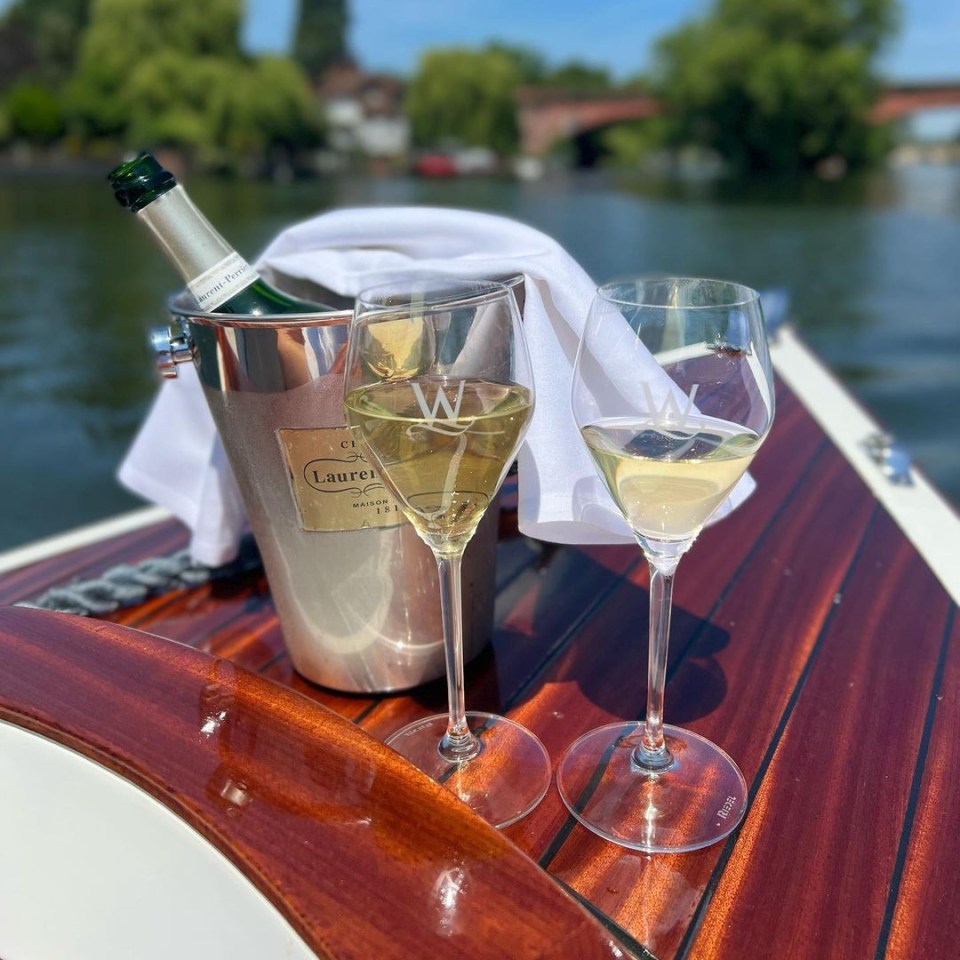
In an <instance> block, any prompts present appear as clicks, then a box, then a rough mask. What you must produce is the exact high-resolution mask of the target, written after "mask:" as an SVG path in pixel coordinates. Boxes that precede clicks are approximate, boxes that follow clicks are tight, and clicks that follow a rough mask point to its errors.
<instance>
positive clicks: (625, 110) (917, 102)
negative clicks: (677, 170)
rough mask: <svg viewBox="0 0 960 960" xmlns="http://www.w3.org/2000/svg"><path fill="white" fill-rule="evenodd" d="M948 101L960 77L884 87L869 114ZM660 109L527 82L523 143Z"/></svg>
mask: <svg viewBox="0 0 960 960" xmlns="http://www.w3.org/2000/svg"><path fill="white" fill-rule="evenodd" d="M943 107H947V108H949V107H958V108H960V81H924V82H911V83H906V82H905V83H895V84H889V85H887V87H886V88H885V89H884V90H883V91H882V92H881V93H880V95H879V97H878V98H877V101H876V103H875V104H874V105H873V108H872V110H871V111H870V114H869V119H870V120H871V122H873V123H886V122H889V121H891V120H898V119H901V118H903V117H907V116H910V115H911V114H915V113H921V112H923V111H925V110H931V109H936V108H943ZM660 109H661V107H660V103H659V102H658V101H657V99H656V98H655V97H652V96H649V95H648V94H642V93H612V94H608V95H605V96H575V95H573V94H570V93H568V92H566V91H562V90H550V89H545V88H536V87H528V88H525V89H523V90H521V91H520V92H519V94H518V95H517V124H518V126H519V128H520V147H521V150H522V151H523V153H525V154H528V155H530V156H535V157H536V156H543V155H544V154H545V153H546V152H547V151H548V150H549V149H550V147H551V146H552V145H553V143H554V142H555V141H557V140H563V139H573V138H575V137H577V136H579V135H581V134H584V133H587V132H588V131H591V130H597V129H599V128H601V127H606V126H610V125H611V124H613V123H619V122H621V121H624V120H642V119H646V118H648V117H655V116H657V115H658V114H659V113H660Z"/></svg>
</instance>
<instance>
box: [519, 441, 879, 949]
mask: <svg viewBox="0 0 960 960" xmlns="http://www.w3.org/2000/svg"><path fill="white" fill-rule="evenodd" d="M816 463H817V464H818V466H819V467H822V469H815V470H813V471H811V478H810V481H809V482H808V483H806V484H804V485H803V487H802V489H803V491H804V496H803V497H800V498H799V500H800V502H799V503H798V504H797V508H796V509H794V510H786V511H784V512H783V513H782V514H781V515H780V516H779V517H778V518H776V520H775V521H774V522H773V523H772V524H771V528H770V530H769V531H768V532H767V534H766V535H765V536H764V537H762V538H760V539H759V540H758V541H757V543H756V544H755V546H754V551H753V553H752V555H751V556H750V557H749V559H748V561H747V562H746V566H745V569H744V570H743V571H742V572H741V573H740V576H739V577H738V578H737V580H736V583H735V585H734V586H733V588H732V589H731V591H730V593H729V594H728V596H727V597H726V598H725V599H724V600H723V602H722V603H721V604H719V605H718V606H717V607H716V609H715V610H714V611H713V613H712V616H711V619H710V620H709V621H705V620H703V619H701V618H700V617H699V616H691V615H690V614H689V613H688V612H687V611H686V610H685V608H684V607H682V606H680V607H677V608H676V610H675V613H674V622H673V634H674V639H676V641H677V643H676V647H675V651H674V652H673V655H672V657H671V664H672V667H671V672H672V678H671V681H670V683H669V684H668V687H667V694H666V707H665V716H666V719H667V722H676V723H680V724H682V725H684V726H688V727H690V728H691V729H693V730H695V731H697V732H699V733H701V734H703V735H705V736H707V737H709V738H710V739H712V740H714V741H715V742H717V743H719V744H720V745H721V746H723V747H724V749H726V750H727V751H728V752H729V753H730V754H731V755H732V756H733V757H734V759H735V760H736V761H737V763H738V764H739V765H740V767H741V769H742V770H743V771H744V775H745V776H746V777H747V780H748V782H749V781H750V779H751V777H752V776H753V774H754V773H755V771H756V770H757V768H758V767H759V765H760V763H761V762H762V758H763V755H764V751H765V750H766V748H767V745H768V743H769V739H770V737H771V736H773V734H774V732H775V730H776V727H777V723H778V721H779V719H780V716H781V714H782V710H783V708H784V706H785V704H786V702H787V701H788V699H789V697H790V694H791V691H792V688H793V684H794V683H795V681H796V678H797V677H798V676H799V674H800V673H801V671H802V670H803V667H804V663H805V660H806V658H807V657H808V656H809V653H810V651H811V649H812V647H813V644H814V642H815V638H816V636H817V633H818V630H819V628H820V625H821V624H822V622H823V621H824V619H825V618H826V617H827V616H828V614H829V612H830V610H831V609H832V599H833V595H834V593H835V591H836V588H837V586H838V585H839V584H840V583H841V582H842V579H843V576H844V574H845V572H846V569H847V566H848V564H849V562H850V560H851V558H852V556H853V553H854V551H855V549H856V543H857V536H856V534H857V532H858V531H859V530H862V529H863V527H864V526H865V524H866V522H867V518H868V517H869V513H870V505H869V503H865V504H864V507H863V508H861V511H860V516H859V518H858V517H856V516H851V515H850V513H849V506H848V503H847V502H846V498H845V497H838V498H837V499H836V500H835V501H833V505H832V508H830V507H825V506H824V505H823V504H822V502H821V497H820V496H819V494H822V492H823V491H825V490H827V489H832V490H835V491H837V492H839V493H849V492H850V491H852V490H855V489H857V488H856V484H858V483H859V481H858V480H857V479H856V477H853V476H852V475H851V474H849V473H848V472H847V471H846V470H845V469H844V465H843V464H842V463H841V462H840V461H839V460H838V459H837V458H836V456H835V454H834V453H833V451H830V450H825V451H824V452H823V454H822V455H821V457H820V459H819V460H818V461H816ZM844 482H846V484H847V485H848V486H847V488H846V489H845V488H844V485H843V484H844ZM838 484H839V486H838ZM841 522H842V523H848V524H850V529H851V534H852V536H851V542H850V544H849V545H848V546H847V548H846V549H840V548H838V549H835V550H833V551H831V554H830V556H829V557H827V558H821V557H819V556H818V555H816V554H814V553H812V552H811V551H808V550H804V549H797V551H796V556H792V555H791V554H790V553H789V552H787V553H786V554H784V549H785V548H784V544H785V543H786V544H790V543H794V544H796V545H800V544H802V543H803V542H804V540H803V537H804V536H809V537H810V538H816V537H823V536H826V535H828V533H829V532H830V531H831V530H832V529H834V528H835V527H836V526H837V524H838V523H841ZM682 567H683V564H681V571H682ZM730 572H731V574H732V573H734V571H730ZM774 577H776V578H777V580H779V585H777V586H776V587H774V585H773V584H771V580H772V579H773V578H774ZM678 580H679V575H678ZM763 581H766V582H767V584H768V586H767V589H764V590H758V583H759V582H763ZM771 587H773V588H771ZM633 594H634V595H633V596H631V595H630V594H629V593H628V592H627V591H626V590H625V591H623V593H622V595H620V594H618V595H616V596H615V597H613V598H611V602H610V605H609V606H610V610H609V611H608V610H607V609H604V610H603V611H601V612H600V614H601V615H600V616H598V618H596V619H595V620H594V621H593V622H591V623H590V625H589V629H590V636H589V637H578V639H577V643H576V644H575V645H573V646H572V648H571V650H570V654H569V656H570V658H572V659H570V661H569V662H568V663H567V664H566V674H567V675H568V676H569V677H570V678H577V683H576V684H570V683H567V684H562V683H561V684H558V685H557V686H556V687H553V686H551V687H550V690H551V696H550V698H549V708H552V709H553V710H555V711H557V712H560V713H562V714H563V715H564V716H567V717H571V718H576V722H577V724H578V727H579V725H580V724H582V729H584V730H585V729H588V728H589V727H592V726H596V725H599V724H600V723H605V722H608V721H610V720H613V719H622V718H630V717H633V718H637V719H639V718H640V717H642V716H643V713H644V698H645V672H644V671H645V659H646V644H645V642H644V640H643V636H642V631H643V629H644V627H645V616H646V606H647V605H646V602H645V600H646V597H645V594H644V595H641V592H640V591H639V590H636V588H634V589H633ZM817 598H822V599H820V600H818V599H817ZM631 608H633V610H635V611H637V612H636V613H634V614H633V615H632V616H631ZM593 637H595V638H596V639H592V638H593ZM621 637H622V638H623V639H622V640H621V639H620V638H621ZM585 653H587V656H586V659H585V660H584V661H583V662H578V661H577V659H575V658H577V657H584V656H585ZM613 677H618V678H619V682H618V683H611V682H610V678H613ZM578 688H579V689H580V691H583V692H584V693H585V694H586V696H584V695H583V693H582V694H581V695H580V696H579V697H578V695H577V691H578ZM554 691H556V692H554ZM541 705H542V706H543V707H547V706H548V705H547V704H546V703H542V704H541ZM601 705H602V707H603V708H604V709H603V710H602V712H601V711H599V710H598V709H597V707H598V706H601ZM579 732H582V730H581V729H575V730H570V729H567V730H566V731H565V734H566V736H565V738H564V739H566V740H567V741H569V739H571V738H572V737H575V736H576V735H578V733H579ZM551 746H556V747H557V748H558V749H562V748H563V746H564V744H562V743H561V744H556V742H555V741H554V743H551ZM542 807H543V809H542V810H541V809H538V810H536V811H534V813H533V814H531V816H530V817H528V818H526V820H525V821H523V822H521V824H518V825H517V828H516V830H517V833H515V834H513V836H514V837H515V839H518V842H520V843H521V845H522V846H525V847H526V843H527V842H530V843H534V844H537V846H540V845H543V846H544V849H543V852H542V853H541V854H540V859H541V862H542V863H543V864H544V865H545V866H547V867H548V869H549V870H550V871H551V873H553V874H554V875H556V876H557V877H558V878H559V879H561V880H562V881H563V882H564V883H565V884H567V885H568V886H569V887H571V888H572V889H573V890H575V891H577V892H578V893H580V894H581V895H582V896H584V897H585V898H586V899H588V900H589V901H590V902H592V903H593V904H594V905H595V906H597V907H598V908H599V909H601V910H602V911H603V912H604V913H606V914H607V915H608V916H609V917H610V918H611V919H612V920H613V921H615V922H616V923H617V924H619V925H620V926H621V927H622V928H623V929H624V930H626V931H628V932H629V933H630V934H631V935H632V936H634V937H636V938H637V939H638V940H641V942H643V943H644V945H645V946H646V947H648V948H649V949H650V950H651V951H652V952H653V953H654V954H655V955H656V956H657V957H660V958H666V957H670V956H672V955H673V953H674V952H675V950H676V949H677V946H678V944H679V941H680V939H681V938H682V936H683V935H684V933H685V930H686V924H685V920H684V918H689V917H690V916H691V915H692V914H693V913H694V911H695V909H696V907H697V905H698V904H699V903H700V901H701V898H702V897H703V894H704V891H705V890H706V887H707V885H708V883H709V882H710V877H711V873H712V870H713V867H714V865H715V864H716V862H717V860H718V858H719V856H720V854H721V850H722V847H720V846H714V847H711V848H707V849H706V850H703V851H699V852H697V853H693V854H685V855H683V856H674V857H666V858H661V857H654V858H651V857H645V856H642V855H638V854H632V853H629V852H625V851H622V850H620V849H619V848H616V847H614V846H613V845H611V844H607V843H605V842H603V841H601V840H599V839H598V838H596V837H594V836H593V834H591V833H589V831H587V830H585V829H584V828H583V827H580V826H579V825H574V824H573V822H572V821H570V820H569V818H567V817H566V812H565V810H563V809H562V808H561V807H560V805H559V804H558V803H553V804H551V805H549V806H544V805H542ZM749 815H750V814H748V816H749ZM547 818H549V819H547ZM536 831H539V835H537V834H536V833H535V832H536ZM517 834H522V835H523V838H521V837H520V836H518V835H517ZM524 840H526V842H524ZM665 864H669V868H668V867H666V866H665Z"/></svg>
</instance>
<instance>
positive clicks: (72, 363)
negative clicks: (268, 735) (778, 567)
mask: <svg viewBox="0 0 960 960" xmlns="http://www.w3.org/2000/svg"><path fill="white" fill-rule="evenodd" d="M189 188H190V192H191V195H192V196H193V197H194V199H195V200H196V201H197V202H198V204H199V205H200V206H201V207H202V208H203V209H204V210H205V212H206V213H207V214H208V216H209V217H210V219H211V220H212V221H213V222H214V223H216V224H217V225H218V227H220V229H221V231H222V232H223V233H224V235H225V236H227V237H228V238H229V239H230V240H231V241H232V242H233V243H234V244H235V245H236V246H237V247H238V249H240V250H241V251H242V252H243V253H245V254H247V255H248V257H250V258H253V257H255V256H256V254H257V253H258V252H259V250H260V249H262V248H263V247H264V246H265V245H266V243H267V242H268V241H269V240H270V239H271V238H272V237H273V236H274V235H275V234H276V233H277V232H278V231H280V230H281V229H283V228H284V227H286V226H287V225H289V224H290V223H293V222H295V221H298V220H302V219H305V218H307V217H310V216H312V215H314V214H315V213H319V212H321V211H323V210H326V209H330V208H331V207H339V206H351V205H368V204H434V205H443V206H458V207H463V208H468V209H478V210H487V211H492V212H497V213H502V214H505V215H508V216H512V217H514V218H516V219H519V220H522V221H525V222H527V223H529V224H531V225H533V226H535V227H537V228H539V229H541V230H543V231H545V232H546V233H549V234H551V235H552V236H554V237H556V238H557V239H558V240H559V241H560V242H561V243H562V244H563V245H564V246H565V247H566V248H567V249H568V250H569V251H570V252H571V253H572V254H573V256H575V257H576V258H577V259H578V260H579V261H580V262H581V263H582V264H583V266H584V267H585V268H586V269H587V271H588V272H589V273H590V274H591V275H592V276H593V277H594V278H595V279H596V280H598V281H602V280H604V279H607V278H609V277H612V276H615V275H620V274H624V273H630V272H642V273H650V272H667V273H675V274H686V275H703V276H722V277H726V278H729V279H735V280H738V281H740V282H742V283H746V284H748V285H750V286H754V287H758V288H761V289H764V288H770V287H778V288H783V289H785V290H786V291H788V293H789V295H790V299H791V304H792V310H791V312H792V318H793V320H794V322H795V325H796V327H797V329H798V331H799V333H800V334H801V336H802V337H803V338H804V339H805V340H806V341H807V342H808V343H809V344H810V346H812V348H813V349H814V351H815V352H816V353H817V354H818V355H819V356H820V357H821V358H822V359H823V360H824V361H825V362H826V363H827V364H828V366H829V367H830V368H831V369H832V370H834V371H835V372H836V373H837V374H838V375H839V376H840V378H841V379H842V380H843V381H844V382H845V383H846V384H847V386H848V387H849V388H850V389H851V391H852V392H853V393H854V394H855V396H857V397H858V398H859V400H860V401H861V402H862V403H863V404H864V405H865V406H866V407H867V408H868V409H869V410H870V411H871V412H872V413H873V415H874V416H875V417H876V418H877V419H878V420H879V421H880V423H881V424H882V425H883V426H884V427H885V428H887V429H888V430H890V432H892V433H893V434H894V435H895V436H896V437H897V439H898V440H899V441H900V442H901V443H903V444H904V446H905V447H906V448H907V449H908V451H909V452H910V453H911V455H912V456H913V457H914V460H915V461H916V463H917V464H918V465H919V466H920V467H921V468H922V469H923V470H924V472H925V473H926V474H927V476H928V477H929V478H930V479H931V480H932V481H933V482H934V483H935V484H936V485H937V486H938V487H939V488H940V489H941V491H942V492H943V493H944V495H945V496H946V497H947V498H948V499H950V500H951V501H952V502H953V503H954V505H957V504H960V442H958V441H960V427H958V426H957V424H958V422H960V418H958V416H957V410H958V409H960V167H932V166H917V167H910V168H902V169H898V170H891V171H886V172H884V173H881V174H874V175H871V176H870V177H866V178H864V179H861V180H848V181H845V182H842V183H822V182H817V183H804V184H796V185H789V186H784V185H777V186H772V185H764V184H752V185H745V186H733V185H729V184H726V185H717V184H714V183H709V182H686V183H678V182H676V181H668V180H658V179H655V178H650V177H645V176H641V175H639V174H631V175H623V174H616V175H615V174H610V173H595V172H584V173H576V174H574V173H571V174H564V175H558V176H552V177H548V178H545V179H543V180H540V181H537V182H519V181H512V180H500V179H489V180H487V179H483V180H458V181H425V180H417V179H411V178H405V177H402V178H384V179H353V178H339V179H330V180H316V181H298V182H295V183H293V184H288V185H278V184H266V183H237V182H223V181H191V182H190V183H189ZM0 238H2V241H3V243H2V250H3V251H4V252H3V255H2V257H0V291H2V297H0V402H2V406H3V416H2V418H0V444H2V449H3V469H2V471H0V486H2V491H0V492H2V495H3V499H2V502H3V504H4V509H3V510H2V511H0V549H3V548H6V547H12V546H17V545H20V544H22V543H26V542H29V541H31V540H33V539H35V538H37V537H41V536H47V535H50V534H54V533H58V532H61V531H63V530H66V529H69V528H70V527H72V526H75V525H77V524H80V523H85V522H89V521H92V520H96V519H100V518H103V517H106V516H110V515H112V514H114V513H116V512H117V511H119V510H124V509H130V508H133V507H136V506H139V505H141V501H140V500H139V499H137V498H136V497H134V496H133V495H131V494H129V493H128V492H126V491H125V490H123V489H122V488H121V487H120V486H119V485H118V484H117V482H116V480H115V479H114V473H115V471H116V468H117V465H118V464H119V462H120V460H121V459H122V457H123V455H124V452H125V451H126V449H127V447H128V445H129V443H130V441H131V439H132V436H133V434H134V432H135V431H136V429H137V426H138V424H139V423H140V422H141V421H142V419H143V417H144V415H145V413H146V411H147V409H148V407H149V404H150V401H151V399H152V397H153V395H154V393H155V391H156V389H157V385H158V381H157V379H156V376H155V374H154V373H153V367H152V360H151V358H150V357H149V355H148V353H147V350H146V346H145V343H146V331H147V330H148V329H150V328H151V327H154V326H158V325H160V324H162V323H163V322H164V320H165V315H164V309H163V304H164V300H165V297H166V295H167V294H168V293H169V292H170V291H172V290H174V289H177V288H178V287H179V282H178V280H177V278H176V276H175V275H174V273H173V271H172V269H171V268H170V267H169V266H168V265H167V264H166V262H165V261H164V260H163V258H162V256H161V255H160V254H159V253H158V252H156V251H155V250H154V248H153V247H152V245H151V244H150V242H149V240H148V239H147V237H146V236H145V235H144V234H143V233H142V232H141V230H140V229H139V228H138V225H137V224H135V223H134V222H133V219H132V218H131V217H129V215H127V214H125V213H124V212H123V211H121V210H120V209H119V207H117V206H116V204H115V203H114V202H113V200H112V199H111V196H110V191H109V189H108V187H107V185H106V183H105V181H104V179H103V171H96V172H94V173H84V172H79V171H77V172H74V173H71V174H69V175H60V176H57V177H56V178H54V177H53V176H51V175H43V176H41V175H33V176H23V175H20V176H13V175H9V176H7V177H5V178H3V179H0ZM171 429H175V425H171ZM784 466H785V468H790V465H789V464H785V465H784ZM797 466H799V465H797Z"/></svg>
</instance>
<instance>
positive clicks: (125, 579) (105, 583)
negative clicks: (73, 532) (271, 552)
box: [15, 537, 260, 617]
mask: <svg viewBox="0 0 960 960" xmlns="http://www.w3.org/2000/svg"><path fill="white" fill-rule="evenodd" d="M259 566H260V554H259V551H257V548H256V543H255V542H254V540H253V538H252V537H245V538H244V539H243V541H242V542H241V546H240V552H239V553H238V555H237V558H236V559H235V560H232V561H231V562H230V563H227V564H224V565H223V566H221V567H206V566H201V565H198V564H195V563H194V562H193V560H192V559H191V557H190V551H189V549H188V548H184V549H182V550H177V551H176V552H174V553H171V554H168V555H167V556H165V557H149V558H147V559H146V560H142V561H141V562H140V563H138V564H135V565H134V564H129V563H121V564H118V565H117V566H115V567H110V569H108V570H106V571H104V572H103V573H102V574H101V575H100V576H99V577H95V578H93V579H90V580H75V581H72V582H71V583H68V584H66V585H64V586H59V587H51V588H50V589H49V590H47V591H46V592H45V593H44V594H42V595H41V596H39V597H37V598H36V599H35V600H22V601H20V602H19V603H17V604H15V606H18V607H33V608H36V609H41V610H53V611H56V612H57V613H73V614H77V615H78V616H81V617H89V616H95V617H96V616H104V615H105V614H108V613H113V611H114V610H118V609H120V608H121V607H131V606H135V605H136V604H138V603H142V602H143V601H144V600H146V599H147V598H148V597H155V596H161V595H162V594H164V593H169V592H171V591H173V590H182V589H190V588H192V587H199V586H202V585H203V584H204V583H207V582H208V581H209V580H219V579H223V578H225V577H232V576H235V575H237V574H239V573H245V572H248V571H250V570H253V569H256V568H257V567H259Z"/></svg>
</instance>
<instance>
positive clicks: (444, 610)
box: [436, 547, 480, 763]
mask: <svg viewBox="0 0 960 960" xmlns="http://www.w3.org/2000/svg"><path fill="white" fill-rule="evenodd" d="M463 550H464V548H463V547H460V549H459V550H458V551H455V552H451V553H442V554H441V553H439V552H438V553H437V555H436V556H437V572H438V573H439V575H440V611H441V615H442V618H443V653H444V657H445V659H446V665H447V702H448V705H449V716H448V719H447V731H446V733H445V734H444V735H443V738H442V739H441V741H440V744H439V747H438V749H439V751H440V755H441V756H442V757H443V758H444V759H445V760H449V761H450V762H451V763H462V762H463V761H465V760H472V759H473V758H474V757H475V756H476V755H477V754H478V753H479V752H480V741H479V739H478V738H477V737H475V736H474V735H473V734H472V733H471V732H470V728H469V727H468V726H467V715H466V713H467V711H466V698H465V695H464V689H463V686H464V684H463V595H462V592H461V581H460V564H461V561H462V559H463Z"/></svg>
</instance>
